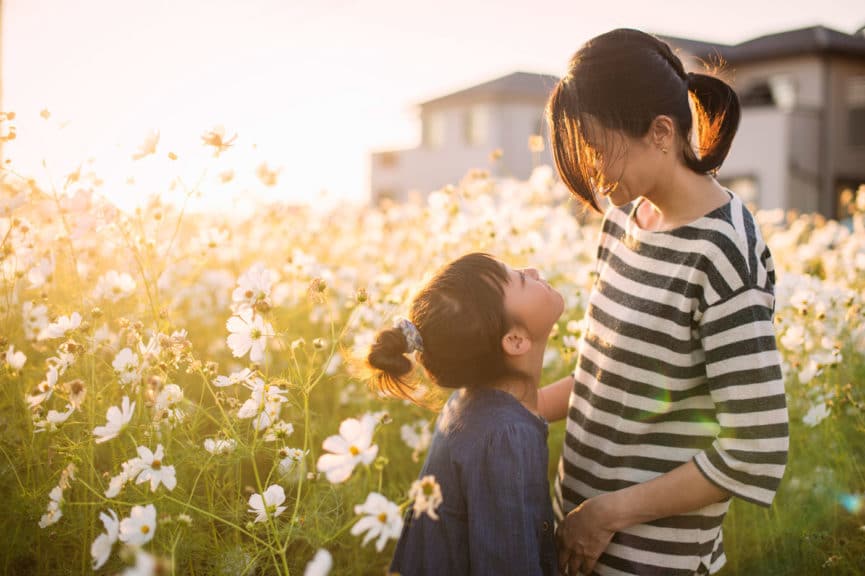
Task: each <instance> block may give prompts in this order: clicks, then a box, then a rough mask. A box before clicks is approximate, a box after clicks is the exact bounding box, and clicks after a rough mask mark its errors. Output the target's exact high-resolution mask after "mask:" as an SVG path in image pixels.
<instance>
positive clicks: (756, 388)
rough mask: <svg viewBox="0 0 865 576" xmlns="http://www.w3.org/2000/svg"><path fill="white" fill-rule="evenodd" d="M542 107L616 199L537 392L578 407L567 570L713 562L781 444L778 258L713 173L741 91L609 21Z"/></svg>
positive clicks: (597, 191)
mask: <svg viewBox="0 0 865 576" xmlns="http://www.w3.org/2000/svg"><path fill="white" fill-rule="evenodd" d="M689 97H690V98H692V104H693V107H694V114H693V116H694V118H696V136H697V138H696V143H695V144H692V129H693V128H694V126H693V124H694V120H693V119H692V111H691V108H690V106H689ZM547 114H548V122H549V125H550V129H551V140H552V148H553V154H554V158H555V163H556V168H557V170H558V173H559V175H560V176H561V178H562V180H563V181H564V183H565V184H566V185H567V186H568V188H569V189H570V190H571V192H572V193H573V194H574V195H575V197H576V198H577V199H578V200H580V201H581V202H583V203H584V204H586V205H587V206H589V207H591V208H593V209H594V210H596V211H599V212H600V211H601V208H600V204H601V198H606V199H607V200H608V201H609V204H610V205H611V206H610V207H609V209H608V210H607V211H606V213H605V216H604V222H603V227H602V234H601V238H600V241H599V246H598V262H597V275H596V280H595V284H594V286H593V289H592V293H591V295H590V298H589V301H588V307H587V310H586V321H587V328H586V332H585V336H584V338H583V340H582V341H581V343H580V349H579V357H578V361H577V365H576V367H575V370H574V373H573V375H572V376H571V377H569V378H566V379H563V380H561V381H559V382H557V383H555V384H553V385H550V386H548V387H546V388H544V389H542V391H541V393H540V398H539V409H540V411H541V413H542V414H543V415H544V416H545V417H546V418H547V419H548V420H551V421H552V420H559V419H562V418H565V417H567V428H566V430H567V432H566V436H565V444H564V447H563V452H562V458H561V461H560V463H559V473H558V478H557V482H556V503H555V507H556V513H557V517H558V518H559V526H558V538H559V565H560V569H561V570H562V571H563V572H566V573H569V574H577V573H583V574H589V573H597V574H664V575H667V574H694V573H697V574H700V573H703V574H705V573H714V572H716V571H717V570H718V569H720V567H721V566H722V565H723V563H724V561H725V556H724V551H723V546H722V535H721V523H722V521H723V519H724V515H725V514H726V512H727V509H728V507H729V503H730V499H731V497H732V496H737V497H740V498H743V499H745V500H748V501H751V502H755V503H757V504H760V505H764V506H768V505H770V504H771V502H772V499H773V497H774V493H775V491H776V489H777V487H778V484H779V482H780V480H781V477H782V475H783V473H784V467H785V464H786V459H787V447H788V430H787V408H786V402H785V396H784V386H783V381H782V377H781V369H780V356H779V354H778V351H777V349H776V345H775V332H774V327H773V323H772V316H773V311H774V293H773V285H774V265H773V262H772V257H771V254H770V253H769V250H768V249H767V247H766V245H765V243H764V242H763V239H762V238H761V236H760V231H759V229H758V227H757V225H756V223H755V221H754V219H753V217H752V215H751V214H750V212H749V211H748V210H747V209H746V208H745V207H744V206H743V204H742V201H741V200H740V199H739V198H738V197H737V196H736V195H735V194H734V193H732V192H731V191H729V190H726V189H724V188H723V187H722V186H720V185H719V184H718V182H717V181H716V180H715V179H714V177H713V174H714V172H715V171H716V170H717V169H718V167H719V166H720V165H721V163H722V162H723V160H724V158H725V157H726V155H727V152H728V150H729V148H730V145H731V143H732V141H733V137H734V135H735V133H736V129H737V127H738V122H739V103H738V99H737V98H736V95H735V93H734V92H733V90H732V89H731V88H730V87H729V86H728V85H727V84H725V83H724V82H723V81H721V80H719V79H717V78H714V77H711V76H708V75H703V74H693V73H686V72H685V70H684V68H683V66H682V63H681V61H680V60H679V58H677V57H676V56H675V55H674V54H673V53H672V51H671V50H670V48H669V46H667V44H665V43H664V42H662V41H660V40H658V39H657V38H655V37H653V36H650V35H648V34H645V33H643V32H639V31H636V30H614V31H612V32H609V33H606V34H603V35H601V36H598V37H596V38H594V39H592V40H590V41H589V42H587V43H586V44H585V45H584V46H583V47H582V48H580V50H579V51H578V52H577V53H576V54H575V55H574V56H573V58H572V59H571V61H570V67H569V71H568V74H567V75H566V76H565V77H564V78H563V79H562V80H561V81H560V82H559V84H558V85H557V86H556V87H555V89H554V90H553V92H552V94H551V96H550V100H549V104H548V110H547ZM695 148H696V149H695Z"/></svg>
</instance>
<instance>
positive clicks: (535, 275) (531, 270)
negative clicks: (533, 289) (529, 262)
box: [523, 268, 541, 280]
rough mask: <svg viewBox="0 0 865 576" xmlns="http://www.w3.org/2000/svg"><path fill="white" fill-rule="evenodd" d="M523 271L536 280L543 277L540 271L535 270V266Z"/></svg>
mask: <svg viewBox="0 0 865 576" xmlns="http://www.w3.org/2000/svg"><path fill="white" fill-rule="evenodd" d="M523 272H525V273H526V275H527V276H528V277H530V278H533V279H535V280H539V279H540V277H541V275H540V274H538V271H537V270H535V269H534V268H525V269H524V270H523Z"/></svg>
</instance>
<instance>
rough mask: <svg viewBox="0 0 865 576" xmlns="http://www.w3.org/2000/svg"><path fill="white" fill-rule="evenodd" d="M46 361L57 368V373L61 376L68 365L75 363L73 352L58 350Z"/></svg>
mask: <svg viewBox="0 0 865 576" xmlns="http://www.w3.org/2000/svg"><path fill="white" fill-rule="evenodd" d="M46 362H48V365H49V366H54V367H55V368H57V373H58V374H60V375H61V376H62V375H63V374H65V373H66V370H67V369H69V367H70V366H72V365H73V364H75V354H71V353H69V352H60V353H59V354H57V356H51V357H50V358H48V359H47V360H46Z"/></svg>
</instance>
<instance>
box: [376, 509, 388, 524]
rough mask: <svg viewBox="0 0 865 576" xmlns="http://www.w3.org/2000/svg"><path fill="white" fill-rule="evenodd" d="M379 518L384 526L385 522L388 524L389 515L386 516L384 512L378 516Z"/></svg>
mask: <svg viewBox="0 0 865 576" xmlns="http://www.w3.org/2000/svg"><path fill="white" fill-rule="evenodd" d="M377 518H378V521H379V522H381V523H382V524H384V523H385V522H387V514H385V513H384V512H382V513H381V514H379V515H378V516H377Z"/></svg>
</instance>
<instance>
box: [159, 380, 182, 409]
mask: <svg viewBox="0 0 865 576" xmlns="http://www.w3.org/2000/svg"><path fill="white" fill-rule="evenodd" d="M182 400H183V390H181V388H180V386H178V385H177V384H166V385H165V387H164V388H163V389H162V391H161V392H160V393H159V395H158V396H157V397H156V402H155V403H154V408H156V411H157V412H161V411H163V410H167V409H168V408H171V407H172V406H174V405H175V404H177V403H179V402H180V401H182Z"/></svg>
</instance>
